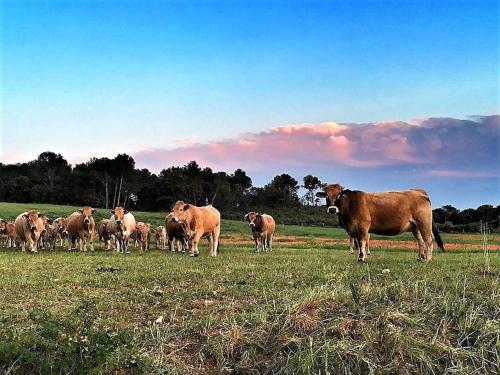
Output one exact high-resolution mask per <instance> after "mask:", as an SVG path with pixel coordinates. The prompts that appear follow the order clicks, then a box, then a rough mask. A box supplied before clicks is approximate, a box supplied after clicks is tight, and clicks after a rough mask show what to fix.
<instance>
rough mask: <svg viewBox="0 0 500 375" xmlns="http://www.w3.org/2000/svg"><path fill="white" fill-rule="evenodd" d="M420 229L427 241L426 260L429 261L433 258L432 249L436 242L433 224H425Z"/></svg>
mask: <svg viewBox="0 0 500 375" xmlns="http://www.w3.org/2000/svg"><path fill="white" fill-rule="evenodd" d="M419 229H420V233H421V234H422V238H423V240H424V243H425V261H426V262H429V261H431V260H432V251H433V248H434V244H433V242H432V226H431V225H429V226H424V225H423V226H421V227H420V228H419Z"/></svg>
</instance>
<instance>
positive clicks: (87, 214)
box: [66, 206, 96, 252]
mask: <svg viewBox="0 0 500 375" xmlns="http://www.w3.org/2000/svg"><path fill="white" fill-rule="evenodd" d="M95 212H96V210H95V209H93V208H92V207H89V206H85V207H83V208H82V209H81V210H80V211H79V212H73V213H72V214H71V215H70V216H68V217H67V218H66V230H67V232H68V235H69V240H70V241H69V242H70V250H74V249H76V244H77V241H78V242H79V243H80V251H85V252H86V251H87V241H88V242H90V250H91V251H94V244H93V243H92V242H93V241H94V234H95V221H94V218H93V217H92V214H94V213H95Z"/></svg>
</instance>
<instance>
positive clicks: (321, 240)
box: [0, 203, 500, 374]
mask: <svg viewBox="0 0 500 375" xmlns="http://www.w3.org/2000/svg"><path fill="white" fill-rule="evenodd" d="M29 208H36V209H39V210H40V211H42V212H44V213H45V214H47V215H48V216H49V217H56V216H61V215H67V214H69V213H71V212H72V211H73V210H74V209H75V208H71V207H63V206H49V205H19V204H7V203H0V217H2V218H7V219H11V218H13V217H15V216H16V215H17V214H18V213H19V212H21V211H23V210H26V209H29ZM134 214H135V216H136V218H137V219H138V220H143V221H148V222H151V223H152V224H153V226H156V225H158V224H160V223H161V222H162V220H163V218H164V216H165V213H163V214H155V213H139V212H137V213H134ZM96 216H97V217H96V219H97V220H99V219H100V218H102V217H108V214H107V212H106V210H99V211H98V212H97V215H96ZM443 237H444V241H445V243H447V244H450V243H451V244H452V245H453V246H451V245H450V247H451V251H450V252H448V253H447V254H441V253H438V252H436V251H435V253H434V254H435V255H434V259H433V261H432V262H431V263H428V264H421V263H417V262H416V261H415V257H416V255H415V249H416V244H411V243H410V242H408V241H410V240H411V236H407V235H403V236H398V237H395V238H391V239H390V241H388V239H387V238H384V237H376V236H373V238H372V242H373V243H375V244H376V246H372V249H373V251H372V255H371V256H370V257H369V262H368V263H367V264H358V263H357V262H356V256H355V255H353V254H349V253H348V252H347V251H346V244H347V241H346V235H345V233H344V232H343V231H342V230H339V229H332V228H306V227H295V226H286V227H285V226H278V233H277V239H276V241H275V251H273V252H272V253H268V254H262V253H259V254H256V253H254V252H253V244H252V243H251V241H250V240H249V238H250V236H249V230H248V228H247V226H246V225H245V224H244V223H243V222H234V221H224V222H223V237H222V244H221V253H220V256H219V257H217V258H210V257H209V256H208V254H207V250H206V247H205V246H203V248H202V250H201V255H200V257H198V258H190V257H188V256H185V255H182V254H171V253H166V252H163V251H158V250H151V251H149V252H147V253H144V254H143V253H140V252H139V251H137V250H134V251H132V254H130V255H127V256H123V255H119V254H117V253H115V252H106V251H101V250H100V249H99V247H98V246H97V251H95V252H92V253H90V252H89V253H86V254H84V253H79V252H68V251H67V250H62V249H58V251H55V252H40V253H38V254H33V255H29V254H22V253H20V252H18V251H16V250H13V249H0V371H2V372H6V373H22V374H24V373H26V374H33V373H58V374H59V373H82V374H87V373H96V374H98V373H105V374H108V373H118V374H128V373H168V374H171V373H173V374H176V373H178V374H196V373H200V374H202V373H210V374H212V373H214V374H216V373H242V374H243V373H245V374H250V373H252V374H258V373H281V374H288V373H290V374H297V373H299V374H326V373H330V374H337V373H342V374H348V373H352V374H365V373H367V374H368V373H376V374H379V373H380V374H405V373H415V374H417V373H434V374H442V373H450V374H452V373H457V374H472V373H476V374H486V373H491V374H495V373H500V282H499V281H500V272H499V271H500V255H499V252H498V251H495V250H494V249H495V246H498V238H495V237H491V238H490V243H491V244H492V251H491V253H490V258H489V260H490V267H491V270H490V272H489V273H485V272H484V263H485V258H484V256H483V254H482V252H481V251H480V241H481V239H480V237H479V236H478V235H470V234H469V235H455V234H453V235H447V234H444V236H443Z"/></svg>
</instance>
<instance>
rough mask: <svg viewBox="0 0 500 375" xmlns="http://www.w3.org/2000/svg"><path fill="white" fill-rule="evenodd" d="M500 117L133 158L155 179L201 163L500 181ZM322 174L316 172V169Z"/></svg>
mask: <svg viewBox="0 0 500 375" xmlns="http://www.w3.org/2000/svg"><path fill="white" fill-rule="evenodd" d="M499 155H500V116H498V115H494V116H478V117H475V118H473V119H469V120H461V119H454V118H426V119H418V120H414V121H409V122H405V121H384V122H376V123H363V124H337V123H334V122H325V123H321V124H317V125H315V124H299V125H284V126H279V127H275V128H272V129H270V130H268V131H265V132H261V133H249V134H243V135H241V136H239V137H237V138H234V139H229V140H223V141H214V142H208V143H181V144H180V146H179V147H177V148H174V149H147V150H142V151H139V152H137V153H135V154H134V155H133V157H134V159H135V160H136V162H137V164H138V165H139V166H141V167H146V168H149V169H151V170H154V171H160V170H161V169H163V168H167V167H169V166H171V165H183V164H186V163H188V162H189V161H191V160H196V161H198V163H200V164H201V165H203V166H210V167H212V168H214V169H217V170H226V171H231V170H234V169H235V168H243V169H245V170H247V171H249V172H255V171H259V172H269V173H270V174H272V173H273V172H274V171H275V172H276V173H278V172H280V171H283V170H286V171H290V172H293V171H294V170H306V169H307V168H308V167H312V166H315V167H330V168H340V169H344V170H345V169H351V170H370V169H377V170H383V169H387V168H396V167H397V168H403V169H407V170H417V171H418V173H421V174H423V175H427V176H443V177H448V178H467V177H474V178H481V177H498V176H500V170H499V166H498V164H499V163H498V158H499ZM315 169H318V168H315Z"/></svg>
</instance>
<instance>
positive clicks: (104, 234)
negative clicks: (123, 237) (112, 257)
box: [97, 219, 114, 250]
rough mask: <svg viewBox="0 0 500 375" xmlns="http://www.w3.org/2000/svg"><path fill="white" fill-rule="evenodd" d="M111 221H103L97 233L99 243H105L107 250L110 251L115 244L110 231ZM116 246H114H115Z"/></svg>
mask: <svg viewBox="0 0 500 375" xmlns="http://www.w3.org/2000/svg"><path fill="white" fill-rule="evenodd" d="M108 225H109V219H102V220H101V221H100V222H99V227H98V228H97V233H98V235H99V243H101V242H102V243H103V244H104V246H105V247H106V249H107V250H110V248H111V243H112V242H113V237H114V236H113V235H112V234H111V232H110V231H109V227H108ZM113 246H114V245H113Z"/></svg>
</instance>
